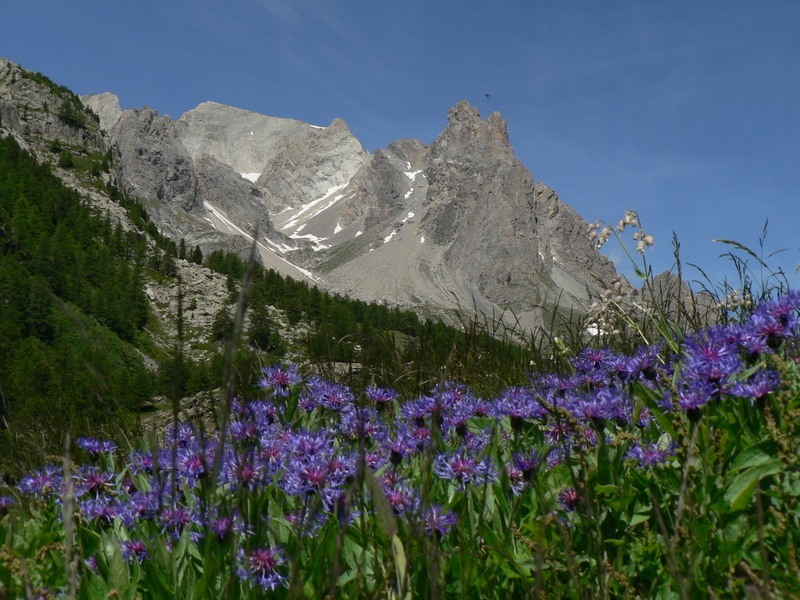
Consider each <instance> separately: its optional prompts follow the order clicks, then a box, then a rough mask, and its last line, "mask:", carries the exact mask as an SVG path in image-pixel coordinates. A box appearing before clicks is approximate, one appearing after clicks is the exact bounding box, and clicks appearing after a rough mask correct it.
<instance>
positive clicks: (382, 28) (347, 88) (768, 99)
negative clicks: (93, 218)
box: [0, 0, 800, 287]
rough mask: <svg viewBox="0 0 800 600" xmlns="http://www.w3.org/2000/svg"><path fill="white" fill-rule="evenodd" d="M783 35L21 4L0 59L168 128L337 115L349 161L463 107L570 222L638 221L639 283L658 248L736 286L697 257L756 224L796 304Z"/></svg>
mask: <svg viewBox="0 0 800 600" xmlns="http://www.w3.org/2000/svg"><path fill="white" fill-rule="evenodd" d="M798 31H800V2H794V1H778V0H775V1H764V0H754V1H737V0H720V1H716V0H713V1H711V0H701V1H693V2H689V1H683V0H670V1H648V0H619V1H615V2H597V1H596V0H586V1H570V0H565V1H563V2H553V1H539V0H492V1H491V2H489V1H487V0H448V1H444V0H404V1H397V0H230V1H222V0H216V1H215V0H191V1H188V0H156V1H154V0H139V1H137V2H123V1H117V0H102V1H99V0H76V1H74V2H71V1H70V2H66V1H64V0H25V1H19V2H16V1H15V2H9V3H6V6H4V8H3V9H2V13H1V14H0V56H3V57H4V58H8V59H10V60H13V61H15V62H17V63H20V64H21V65H22V66H23V67H25V68H28V69H32V70H34V71H40V72H42V73H44V74H45V75H47V76H48V77H50V78H51V79H53V80H54V81H55V82H56V83H59V84H62V85H65V86H67V87H69V88H70V89H72V90H73V91H75V92H77V93H79V94H90V93H100V92H105V91H111V92H114V93H115V94H117V95H118V96H119V97H120V100H121V104H122V107H123V108H140V107H142V106H144V105H145V104H146V105H149V106H150V107H151V108H153V109H155V110H157V111H158V112H159V113H161V114H169V115H171V116H172V117H173V118H177V117H179V116H180V115H181V114H183V113H184V112H185V111H187V110H190V109H192V108H194V107H195V106H197V105H198V104H200V103H201V102H204V101H206V100H213V101H216V102H221V103H224V104H229V105H232V106H236V107H239V108H245V109H248V110H253V111H256V112H259V113H263V114H268V115H272V116H279V117H291V118H295V119H300V120H303V121H307V122H309V123H312V124H315V125H327V124H328V123H329V122H330V121H331V120H332V119H334V118H336V117H340V118H342V119H344V120H345V121H346V122H347V123H348V125H349V126H350V129H351V130H352V131H353V133H354V134H355V135H356V136H357V137H358V138H359V140H361V142H362V144H363V145H364V147H365V148H366V149H367V150H369V151H375V150H376V149H377V148H381V147H386V146H387V145H388V144H389V143H390V142H392V141H394V140H395V139H398V138H403V137H410V138H420V139H421V140H422V141H424V142H426V143H429V142H431V141H433V139H434V138H435V137H436V136H437V135H438V133H439V132H440V131H441V130H442V128H443V127H444V126H445V125H446V123H447V117H446V115H447V110H448V109H449V108H450V107H451V106H454V105H455V104H456V103H457V102H458V101H459V100H461V99H466V100H468V101H469V102H470V103H471V104H473V105H474V106H476V107H477V108H478V109H479V111H480V112H481V114H482V116H483V117H484V118H485V117H486V116H488V115H489V113H491V112H492V111H494V110H498V111H500V112H501V113H502V115H503V117H504V118H505V119H506V121H507V122H508V129H509V134H510V139H511V144H512V146H513V147H514V149H515V151H516V154H517V157H518V158H519V159H520V160H521V161H522V163H523V164H524V165H525V166H526V167H528V168H529V169H531V171H532V172H533V175H534V178H535V179H536V181H542V182H544V183H546V184H547V185H549V186H551V187H552V188H554V189H555V190H556V192H557V193H558V194H559V196H560V197H561V199H562V200H563V201H564V202H566V203H567V204H569V205H571V206H572V207H573V208H575V209H576V210H577V211H578V212H579V213H580V214H581V215H582V216H583V217H585V218H586V219H587V220H589V221H594V220H596V219H601V220H605V221H609V222H616V221H617V220H618V219H619V218H620V217H621V216H622V215H623V213H624V211H625V210H626V209H628V208H631V209H635V210H636V211H638V212H639V214H640V216H641V220H642V224H643V226H644V228H645V229H646V230H647V232H648V233H651V234H652V235H654V236H655V238H656V245H655V246H654V247H653V248H652V249H651V251H650V252H648V260H649V262H650V263H651V264H652V266H653V269H654V271H655V272H656V273H658V272H660V271H662V270H664V269H668V268H670V267H671V266H672V264H673V262H674V259H673V247H672V237H673V232H675V234H676V235H677V237H678V240H679V241H680V246H681V258H682V261H683V262H684V263H685V271H684V276H685V277H687V278H688V279H695V278H700V275H699V273H698V272H697V271H695V270H694V269H692V268H691V267H689V266H688V264H687V263H695V264H697V265H698V266H700V267H701V268H702V269H703V270H704V271H705V272H706V273H707V274H708V275H709V276H710V277H711V279H712V280H714V281H715V282H716V281H717V280H719V279H720V278H721V277H723V276H727V277H728V278H729V279H730V281H731V282H735V281H738V279H737V277H736V275H735V274H734V272H733V270H732V268H731V262H730V261H729V260H727V259H724V258H719V256H720V255H721V254H723V253H725V252H728V251H730V250H732V249H733V247H732V246H729V245H725V244H721V243H715V242H712V241H711V240H712V239H713V238H725V239H731V240H735V241H737V242H740V243H742V244H744V245H746V246H748V247H750V248H751V249H753V250H754V251H756V252H757V253H760V252H761V250H760V244H759V238H760V237H761V236H762V233H763V228H764V225H765V222H766V221H767V220H768V226H767V230H766V231H767V235H766V238H765V240H764V256H765V257H766V256H767V255H769V254H771V253H773V252H777V251H780V250H784V249H785V251H783V252H779V253H778V254H777V255H775V256H773V257H772V258H769V259H766V262H767V263H768V264H769V265H770V266H771V267H772V268H773V269H775V268H778V267H781V268H782V269H783V270H784V271H785V272H786V274H787V277H788V279H789V281H790V284H791V285H792V286H793V287H800V275H798V273H796V272H795V269H796V267H797V265H798V263H800V235H798V228H800V165H799V164H798V162H799V161H798V159H800V114H798V113H799V111H800V35H799V34H798ZM486 94H489V97H488V98H487V96H486ZM628 241H629V245H630V247H631V248H632V242H631V241H630V238H628ZM607 253H608V254H609V255H610V256H612V258H614V259H615V260H618V259H620V258H621V257H622V256H624V255H623V254H622V252H621V251H620V249H619V246H617V245H613V244H612V245H610V246H609V247H608V249H607ZM742 256H744V255H742ZM750 262H751V265H752V266H753V267H754V274H755V276H756V278H758V277H761V276H762V273H761V271H760V270H759V269H755V262H754V261H753V260H752V259H750ZM619 266H620V268H621V269H622V270H623V271H624V272H627V273H630V269H629V268H628V263H627V261H624V260H623V261H621V262H620V264H619Z"/></svg>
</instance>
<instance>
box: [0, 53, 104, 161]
mask: <svg viewBox="0 0 800 600" xmlns="http://www.w3.org/2000/svg"><path fill="white" fill-rule="evenodd" d="M0 128H2V129H4V130H5V131H7V132H8V133H11V134H12V135H14V137H15V138H16V139H17V141H19V142H20V144H21V145H22V146H23V147H24V148H26V149H28V150H31V151H32V152H34V154H37V155H39V156H40V157H45V156H46V153H48V152H50V148H51V146H50V144H51V142H52V141H59V142H60V143H61V144H62V145H65V144H68V145H71V146H76V147H83V148H86V149H88V150H91V151H100V152H103V151H105V150H106V149H107V147H108V140H107V138H106V136H105V135H104V134H103V131H102V130H101V129H100V124H99V119H98V118H97V115H95V114H94V113H92V112H90V111H87V110H86V107H84V105H83V104H82V102H81V100H80V98H79V97H78V96H77V95H75V94H73V93H72V92H70V91H69V90H68V89H67V88H65V87H63V86H60V85H57V84H55V83H53V82H52V81H50V80H49V79H48V78H47V77H45V76H43V75H41V74H39V73H32V72H30V71H26V70H24V69H22V68H21V67H20V66H19V65H17V64H16V63H14V62H11V61H10V60H6V59H4V58H0Z"/></svg>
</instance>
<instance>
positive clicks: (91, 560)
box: [83, 554, 100, 573]
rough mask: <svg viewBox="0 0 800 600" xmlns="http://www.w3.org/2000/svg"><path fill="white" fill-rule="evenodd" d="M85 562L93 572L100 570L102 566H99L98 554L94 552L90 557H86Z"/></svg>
mask: <svg viewBox="0 0 800 600" xmlns="http://www.w3.org/2000/svg"><path fill="white" fill-rule="evenodd" d="M83 564H85V565H86V568H87V569H89V570H90V571H91V572H92V573H99V572H100V568H99V567H98V566H97V556H96V555H94V554H92V555H91V556H90V557H89V558H87V559H84V561H83Z"/></svg>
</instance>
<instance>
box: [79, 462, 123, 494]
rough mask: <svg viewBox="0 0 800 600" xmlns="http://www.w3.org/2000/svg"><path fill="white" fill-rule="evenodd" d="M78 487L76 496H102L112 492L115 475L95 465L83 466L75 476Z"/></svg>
mask: <svg viewBox="0 0 800 600" xmlns="http://www.w3.org/2000/svg"><path fill="white" fill-rule="evenodd" d="M75 479H76V483H77V485H76V486H75V495H76V496H82V495H84V494H90V495H92V496H95V497H97V496H100V495H103V494H107V493H109V492H110V491H111V489H112V487H113V484H114V473H111V472H103V471H101V470H100V469H99V468H98V467H96V466H93V465H82V466H81V467H80V468H79V469H78V471H77V473H76V474H75Z"/></svg>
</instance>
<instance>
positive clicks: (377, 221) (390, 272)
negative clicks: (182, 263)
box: [0, 61, 615, 327]
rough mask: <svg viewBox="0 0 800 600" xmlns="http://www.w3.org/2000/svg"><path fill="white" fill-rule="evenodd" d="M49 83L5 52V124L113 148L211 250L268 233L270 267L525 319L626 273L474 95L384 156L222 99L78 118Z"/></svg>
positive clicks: (136, 181) (99, 102)
mask: <svg viewBox="0 0 800 600" xmlns="http://www.w3.org/2000/svg"><path fill="white" fill-rule="evenodd" d="M37 86H38V88H41V85H40V83H35V82H33V81H32V80H31V79H30V78H28V77H25V76H23V75H22V73H21V71H20V70H19V68H18V67H17V66H16V65H13V63H8V61H1V62H0V118H2V124H0V126H2V127H4V128H5V129H6V130H11V131H14V132H16V133H17V135H19V136H20V137H23V138H24V139H25V140H35V139H40V140H48V139H65V140H79V141H81V142H82V143H84V144H94V145H95V146H96V147H97V148H103V149H106V148H108V147H111V146H112V145H113V147H114V148H115V153H116V160H115V169H116V172H115V176H116V180H117V181H118V182H119V184H120V187H122V188H123V189H124V190H126V191H127V192H129V193H132V194H134V195H136V196H138V197H139V198H141V199H142V200H143V201H144V203H145V206H146V207H147V210H148V213H149V214H150V216H151V219H152V220H153V221H154V222H155V223H156V225H157V226H158V228H159V230H161V231H162V233H164V234H166V235H169V236H172V237H173V238H175V239H176V240H177V239H179V238H181V237H183V238H185V240H186V242H187V243H189V244H191V245H199V246H200V247H201V249H202V250H203V252H204V253H206V254H207V253H209V252H211V251H212V250H214V249H218V248H224V249H226V250H234V251H236V252H238V253H239V254H240V255H242V256H247V255H248V254H249V252H250V249H251V247H252V243H253V242H252V238H251V236H252V234H253V232H255V231H256V230H257V231H258V232H259V236H258V245H257V250H258V253H259V256H260V258H261V261H262V262H263V263H264V264H265V265H266V266H268V267H271V268H276V269H277V270H279V271H280V272H282V273H284V274H288V275H291V276H293V277H298V278H305V277H312V278H315V280H316V281H317V282H318V283H319V284H320V285H322V286H323V287H325V288H327V289H330V290H331V291H335V292H338V293H344V294H348V295H350V296H353V297H356V298H360V299H363V300H374V301H379V302H389V303H391V304H396V305H400V306H402V307H405V308H412V309H416V310H418V311H420V312H423V313H427V314H437V315H442V314H448V313H449V312H450V311H453V310H454V309H460V310H461V311H462V312H471V310H472V309H473V308H477V309H478V310H480V311H482V312H484V313H487V314H490V315H492V314H494V315H498V314H500V313H502V312H503V311H504V310H505V309H511V310H513V311H514V314H515V315H516V317H515V318H517V317H518V318H519V319H520V322H521V323H522V324H523V325H524V326H526V327H533V326H535V325H537V324H539V323H541V322H542V321H543V319H545V318H546V316H547V315H548V313H551V312H552V311H554V310H556V309H557V308H560V309H564V310H567V309H577V310H579V311H583V310H584V309H586V308H587V307H588V304H589V294H591V293H596V292H598V291H599V289H600V285H599V284H600V283H602V282H607V281H610V280H611V278H612V277H613V276H614V274H615V273H614V269H613V266H612V265H611V263H610V262H609V261H608V260H607V259H605V258H604V257H603V256H602V255H600V254H599V253H598V252H597V251H596V250H595V249H594V248H593V246H592V245H591V243H590V242H589V240H588V237H587V236H586V228H587V223H586V222H585V221H584V220H583V219H582V218H581V217H580V216H578V215H577V214H576V213H575V211H574V210H572V209H571V208H570V207H569V206H567V205H566V204H564V203H563V202H561V200H560V199H559V198H558V196H557V194H556V193H555V192H554V191H553V190H552V189H550V188H548V187H547V186H545V185H544V184H534V180H533V177H532V175H531V173H530V171H529V170H528V169H526V168H525V167H524V166H523V165H522V164H521V163H520V162H519V161H518V160H517V159H516V158H515V156H514V150H513V148H512V147H511V145H510V143H509V136H508V130H507V126H506V123H505V121H504V120H503V118H502V116H501V115H500V114H499V113H493V114H491V115H489V117H488V119H486V120H485V121H484V120H483V119H482V118H481V116H480V114H479V113H478V111H477V110H476V109H475V108H473V107H472V106H470V105H469V104H468V103H466V102H463V101H462V102H459V103H458V104H457V105H456V106H455V107H454V108H452V109H451V110H450V111H449V112H448V120H449V123H448V125H447V126H446V127H445V129H444V130H443V131H442V133H441V135H440V136H439V137H438V138H437V139H436V140H435V141H434V142H433V143H432V144H431V145H430V146H426V145H425V144H423V143H421V142H420V141H419V140H398V141H396V142H394V143H392V144H390V145H389V147H388V148H387V149H381V150H378V151H377V152H376V153H375V154H374V155H370V154H369V153H367V152H365V151H364V150H363V148H362V146H361V144H360V143H359V142H358V140H357V139H356V138H355V137H354V136H353V135H352V133H351V132H350V131H349V129H348V127H347V125H346V124H345V123H344V121H342V120H340V119H334V120H333V122H332V123H331V124H330V125H329V126H328V127H324V128H323V127H316V126H312V125H309V124H307V123H303V122H300V121H296V120H293V119H281V118H276V117H268V116H265V115H259V114H256V113H253V112H250V111H246V110H241V109H237V108H233V107H229V106H224V105H220V104H217V103H213V102H206V103H203V104H201V105H200V106H198V107H197V108H195V109H193V110H191V111H189V112H187V113H186V114H184V115H183V116H182V117H181V118H180V119H178V120H177V121H174V120H173V119H171V118H170V117H169V116H160V115H158V113H156V112H155V111H153V110H150V109H149V108H144V109H128V110H121V109H120V106H119V99H118V98H117V97H116V96H114V95H113V94H110V93H106V94H100V95H96V96H87V97H84V98H83V102H84V103H85V104H86V106H89V107H90V108H91V109H92V111H94V112H93V113H89V112H87V113H86V115H88V117H87V118H88V119H89V121H88V122H86V123H84V125H83V126H81V127H76V126H75V123H74V122H70V120H69V119H64V118H60V117H59V112H62V113H63V110H62V109H61V108H59V109H58V110H55V111H54V110H51V109H50V107H49V106H48V105H49V104H50V103H51V102H52V103H53V105H56V104H58V102H62V103H63V102H64V101H66V100H69V99H71V98H72V96H68V95H65V93H66V94H68V92H65V91H63V90H60V89H59V88H58V86H55V85H52V86H50V87H49V88H47V90H48V91H47V93H46V94H44V95H43V92H42V91H41V90H40V89H38V88H37ZM45 87H46V86H45ZM35 88H37V89H35ZM47 94H50V96H48V95H47ZM73 96H74V95H73ZM75 98H77V97H75ZM12 99H13V102H12V101H11V100H12ZM20 99H22V103H21V102H20ZM70 101H72V100H70ZM21 106H25V107H26V109H25V110H21V109H20V107H21ZM59 107H61V105H59ZM94 113H96V116H93V115H94ZM101 126H102V127H105V128H108V135H105V134H104V132H103V131H102V129H101ZM43 148H44V146H43ZM44 151H45V150H42V152H44ZM298 267H304V268H305V269H308V270H310V271H312V273H308V272H307V271H304V270H303V269H300V268H298ZM209 314H211V313H210V312H209Z"/></svg>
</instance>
